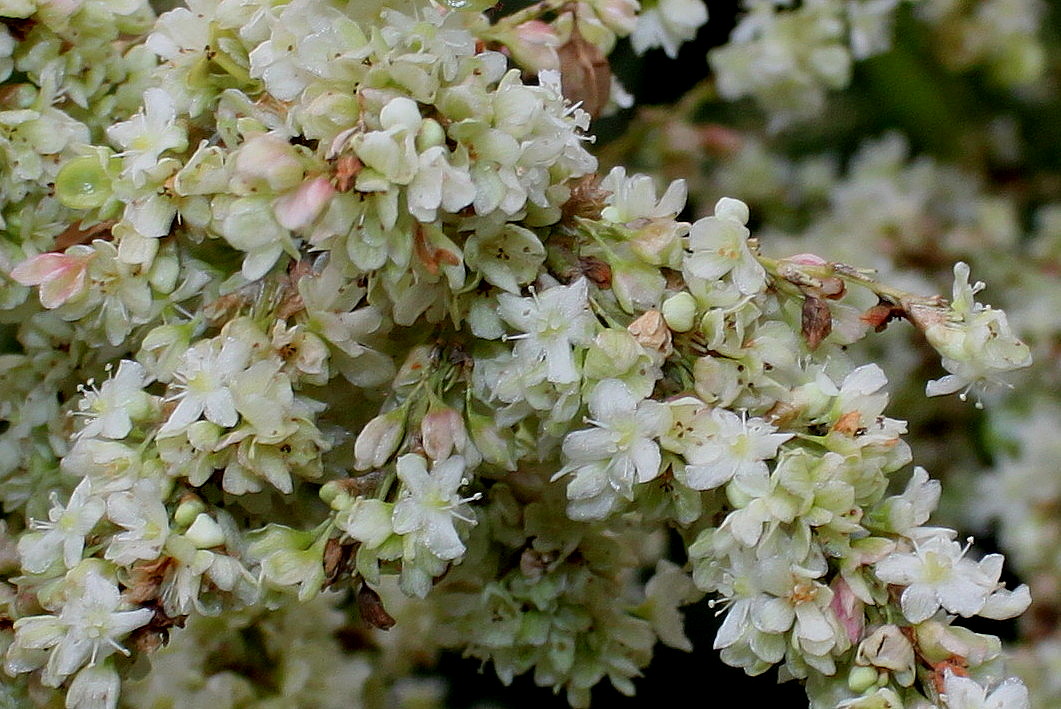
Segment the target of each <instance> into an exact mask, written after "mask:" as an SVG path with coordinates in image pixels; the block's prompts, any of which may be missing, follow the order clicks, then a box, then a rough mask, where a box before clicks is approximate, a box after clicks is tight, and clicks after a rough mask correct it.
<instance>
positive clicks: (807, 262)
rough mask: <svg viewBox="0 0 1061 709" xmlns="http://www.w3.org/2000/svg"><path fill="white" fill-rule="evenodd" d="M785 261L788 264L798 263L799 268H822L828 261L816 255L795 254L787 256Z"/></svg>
mask: <svg viewBox="0 0 1061 709" xmlns="http://www.w3.org/2000/svg"><path fill="white" fill-rule="evenodd" d="M785 260H786V261H788V262H789V263H798V264H799V265H801V266H824V265H826V264H827V263H828V261H826V260H825V259H823V258H822V257H821V256H818V255H816V254H796V255H795V256H789V257H788V258H787V259H785Z"/></svg>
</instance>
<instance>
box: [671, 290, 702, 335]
mask: <svg viewBox="0 0 1061 709" xmlns="http://www.w3.org/2000/svg"><path fill="white" fill-rule="evenodd" d="M663 319H664V320H666V321H667V327H669V328H670V329H671V330H674V331H675V332H688V331H689V330H692V329H693V323H694V321H695V319H696V299H695V298H693V296H692V294H690V293H686V292H684V291H683V292H681V293H678V294H676V295H672V296H671V297H670V298H667V300H665V301H663Z"/></svg>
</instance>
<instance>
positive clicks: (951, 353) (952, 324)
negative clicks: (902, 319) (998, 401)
mask: <svg viewBox="0 0 1061 709" xmlns="http://www.w3.org/2000/svg"><path fill="white" fill-rule="evenodd" d="M983 288H984V284H983V283H981V282H979V281H978V282H976V283H974V284H971V285H970V283H969V266H968V264H965V263H962V262H959V263H957V264H955V265H954V287H953V299H952V301H951V304H950V308H949V309H946V310H944V309H942V308H937V307H931V306H924V305H921V304H914V306H913V307H911V308H907V310H908V311H909V312H910V317H911V320H913V321H914V322H915V324H917V325H918V327H920V328H921V329H922V331H924V333H925V337H926V338H927V339H928V341H929V343H930V344H931V345H932V346H933V347H934V348H935V349H936V351H938V352H939V353H940V356H941V360H942V363H943V368H944V369H946V370H947V371H948V372H950V374H948V375H946V376H944V377H941V378H939V379H936V380H933V381H931V382H929V383H928V385H927V386H926V387H925V394H926V395H927V396H941V395H944V394H953V393H954V392H961V394H960V396H961V397H962V399H964V398H965V397H966V395H967V393H968V392H969V390H970V389H973V388H977V387H984V386H985V384H986V383H988V382H992V381H997V380H998V375H999V374H1001V373H1002V372H1008V371H1011V370H1014V369H1020V368H1022V367H1027V366H1028V365H1030V364H1031V361H1032V358H1031V351H1030V350H1029V349H1028V346H1027V345H1026V344H1024V343H1023V342H1021V341H1020V340H1019V339H1017V337H1016V335H1014V334H1013V331H1012V330H1011V329H1010V326H1009V322H1008V321H1007V319H1006V314H1005V313H1004V312H1002V311H1001V310H993V309H992V308H991V307H990V306H986V305H982V304H980V303H977V302H976V294H977V293H978V292H979V291H980V290H982V289H983Z"/></svg>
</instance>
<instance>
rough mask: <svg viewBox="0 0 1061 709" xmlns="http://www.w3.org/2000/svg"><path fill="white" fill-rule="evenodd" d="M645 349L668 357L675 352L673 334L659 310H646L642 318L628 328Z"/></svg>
mask: <svg viewBox="0 0 1061 709" xmlns="http://www.w3.org/2000/svg"><path fill="white" fill-rule="evenodd" d="M626 329H627V330H629V331H630V334H631V335H633V336H634V339H635V340H637V341H638V342H639V343H641V345H642V346H643V347H645V348H646V349H649V350H655V351H657V352H660V353H662V354H663V355H664V356H667V355H669V354H670V353H671V351H672V350H673V347H672V345H671V332H670V328H669V327H667V321H666V320H664V319H663V313H661V312H660V311H658V310H646V311H645V312H644V313H643V314H642V315H641V317H639V318H638V319H637V320H634V321H633V322H632V323H630V325H629V326H628V327H627V328H626Z"/></svg>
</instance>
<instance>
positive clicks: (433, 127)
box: [416, 118, 446, 153]
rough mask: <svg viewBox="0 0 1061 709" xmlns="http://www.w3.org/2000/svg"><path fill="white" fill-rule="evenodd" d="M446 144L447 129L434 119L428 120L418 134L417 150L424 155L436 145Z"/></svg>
mask: <svg viewBox="0 0 1061 709" xmlns="http://www.w3.org/2000/svg"><path fill="white" fill-rule="evenodd" d="M445 142H446V129H445V128H443V127H442V126H441V125H440V124H439V122H438V121H436V120H435V119H434V118H427V119H425V120H424V122H423V123H421V124H420V130H419V131H417V133H416V149H417V150H418V151H419V152H421V153H422V152H424V151H425V150H427V149H428V148H433V147H435V146H436V145H443V144H445Z"/></svg>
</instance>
